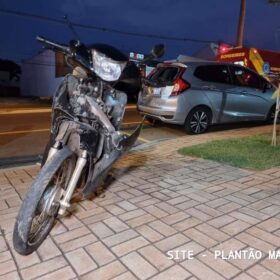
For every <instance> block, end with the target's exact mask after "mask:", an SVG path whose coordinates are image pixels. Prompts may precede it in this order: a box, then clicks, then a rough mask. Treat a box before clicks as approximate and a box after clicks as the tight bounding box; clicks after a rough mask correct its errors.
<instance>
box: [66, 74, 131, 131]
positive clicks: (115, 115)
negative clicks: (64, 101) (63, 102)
mask: <svg viewBox="0 0 280 280" xmlns="http://www.w3.org/2000/svg"><path fill="white" fill-rule="evenodd" d="M76 81H77V82H76V84H75V86H74V87H73V90H71V91H70V92H69V102H70V105H71V107H72V110H73V112H74V114H75V115H76V116H82V117H85V118H87V117H88V112H87V111H86V110H85V106H83V105H84V104H85V102H86V99H85V96H88V97H90V98H92V101H93V102H95V103H96V104H97V105H98V107H99V108H100V109H102V110H103V112H104V113H105V114H106V115H107V116H108V118H109V119H110V121H111V123H112V124H113V126H114V127H115V129H116V130H118V129H119V127H120V124H121V121H122V119H123V116H124V111H125V106H126V103H127V96H126V94H125V93H124V92H121V91H118V90H115V89H114V88H112V87H111V86H110V85H108V84H107V83H105V82H103V81H92V80H91V79H87V78H83V79H77V80H76Z"/></svg>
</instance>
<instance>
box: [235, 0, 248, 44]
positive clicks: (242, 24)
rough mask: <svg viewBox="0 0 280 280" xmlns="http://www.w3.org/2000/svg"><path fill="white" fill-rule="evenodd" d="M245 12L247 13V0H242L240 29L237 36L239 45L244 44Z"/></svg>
mask: <svg viewBox="0 0 280 280" xmlns="http://www.w3.org/2000/svg"><path fill="white" fill-rule="evenodd" d="M245 14H246V0H241V2H240V12H239V23H238V31H237V38H236V46H237V47H242V46H243V38H244V24H245Z"/></svg>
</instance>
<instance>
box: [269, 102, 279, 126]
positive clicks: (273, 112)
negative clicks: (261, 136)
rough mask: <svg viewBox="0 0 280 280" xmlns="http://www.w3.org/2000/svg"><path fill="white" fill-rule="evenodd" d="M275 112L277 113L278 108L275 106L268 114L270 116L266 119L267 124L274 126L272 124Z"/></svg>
mask: <svg viewBox="0 0 280 280" xmlns="http://www.w3.org/2000/svg"><path fill="white" fill-rule="evenodd" d="M275 111H276V107H275V106H273V107H272V108H271V109H270V111H269V113H268V116H267V118H266V122H267V123H269V124H272V123H273V122H274V118H275V113H276V112H275ZM279 121H280V114H279V115H278V118H277V122H279Z"/></svg>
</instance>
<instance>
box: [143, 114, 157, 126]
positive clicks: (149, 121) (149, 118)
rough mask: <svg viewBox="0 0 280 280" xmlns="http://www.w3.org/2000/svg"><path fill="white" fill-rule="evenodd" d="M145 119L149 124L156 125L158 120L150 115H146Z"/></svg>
mask: <svg viewBox="0 0 280 280" xmlns="http://www.w3.org/2000/svg"><path fill="white" fill-rule="evenodd" d="M145 120H146V121H147V122H148V123H149V124H150V125H151V126H156V125H157V124H158V120H156V119H153V118H151V117H147V116H146V118H145Z"/></svg>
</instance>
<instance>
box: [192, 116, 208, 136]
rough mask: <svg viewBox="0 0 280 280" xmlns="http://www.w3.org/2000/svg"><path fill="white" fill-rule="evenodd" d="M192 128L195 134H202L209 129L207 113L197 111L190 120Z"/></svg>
mask: <svg viewBox="0 0 280 280" xmlns="http://www.w3.org/2000/svg"><path fill="white" fill-rule="evenodd" d="M190 127H191V130H192V132H194V133H196V134H197V133H202V132H204V131H205V130H206V129H207V127H208V116H207V114H206V112H205V111H196V112H195V113H194V114H193V115H192V117H191V120H190Z"/></svg>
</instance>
